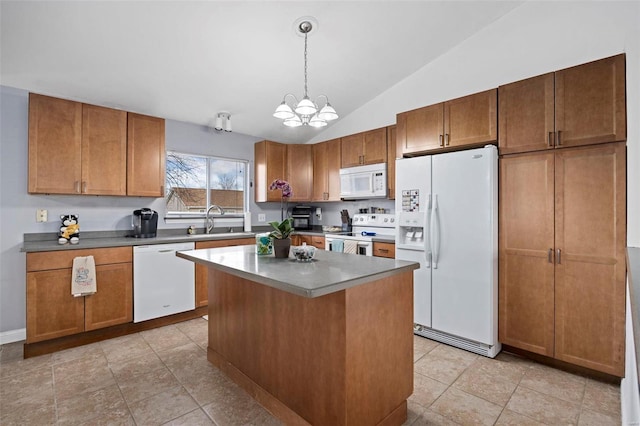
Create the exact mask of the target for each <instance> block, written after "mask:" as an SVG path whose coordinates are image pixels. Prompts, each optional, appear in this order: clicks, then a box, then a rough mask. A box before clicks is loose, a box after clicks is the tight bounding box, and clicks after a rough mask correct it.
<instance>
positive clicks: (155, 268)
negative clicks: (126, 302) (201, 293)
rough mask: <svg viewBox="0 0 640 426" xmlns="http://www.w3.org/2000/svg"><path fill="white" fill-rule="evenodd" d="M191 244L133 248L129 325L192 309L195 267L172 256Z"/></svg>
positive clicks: (191, 248) (193, 305) (188, 247)
mask: <svg viewBox="0 0 640 426" xmlns="http://www.w3.org/2000/svg"><path fill="white" fill-rule="evenodd" d="M194 248H195V244H194V243H175V244H151V245H146V246H134V247H133V322H140V321H146V320H150V319H152V318H159V317H164V316H167V315H171V314H177V313H178V312H184V311H190V310H193V309H195V308H196V294H195V292H196V290H195V264H194V263H193V262H191V261H189V260H186V259H182V258H179V257H177V256H176V251H185V250H193V249H194Z"/></svg>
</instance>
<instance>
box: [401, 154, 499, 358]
mask: <svg viewBox="0 0 640 426" xmlns="http://www.w3.org/2000/svg"><path fill="white" fill-rule="evenodd" d="M396 161H397V162H396V216H397V222H398V226H397V228H396V229H397V231H396V258H397V259H401V260H410V261H415V262H419V263H420V268H419V269H417V270H415V271H414V333H415V334H418V335H422V336H424V337H428V338H430V339H433V340H437V341H440V342H443V343H447V344H450V345H452V346H456V347H459V348H462V349H465V350H468V351H471V352H475V353H478V354H481V355H484V356H488V357H491V358H493V357H495V356H496V355H497V354H498V352H500V349H501V345H500V343H499V342H498V222H497V219H498V152H497V148H496V147H495V146H493V145H487V146H486V147H484V148H478V149H470V150H465V151H457V152H450V153H444V154H436V155H430V156H423V157H415V158H403V159H398V160H396Z"/></svg>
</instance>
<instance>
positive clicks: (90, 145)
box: [81, 104, 164, 195]
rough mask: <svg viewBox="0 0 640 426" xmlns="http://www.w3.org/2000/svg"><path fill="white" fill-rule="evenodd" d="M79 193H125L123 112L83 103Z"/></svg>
mask: <svg viewBox="0 0 640 426" xmlns="http://www.w3.org/2000/svg"><path fill="white" fill-rule="evenodd" d="M163 135H164V132H163ZM163 149H164V146H163ZM81 192H82V193H83V194H93V195H127V113H126V112H125V111H118V110H115V109H110V108H103V107H98V106H94V105H87V104H83V105H82V186H81Z"/></svg>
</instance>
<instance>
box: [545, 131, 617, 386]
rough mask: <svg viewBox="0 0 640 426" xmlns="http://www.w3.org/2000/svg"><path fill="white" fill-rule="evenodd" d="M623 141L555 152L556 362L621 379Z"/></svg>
mask: <svg viewBox="0 0 640 426" xmlns="http://www.w3.org/2000/svg"><path fill="white" fill-rule="evenodd" d="M625 164H626V160H625V145H624V142H622V143H616V144H606V145H600V146H597V147H585V148H575V149H567V150H557V151H556V272H555V274H556V277H555V283H556V285H555V292H556V293H555V294H556V303H555V304H556V321H555V336H556V337H555V347H556V350H555V356H556V358H558V359H560V360H563V361H567V362H570V363H572V364H577V365H582V366H584V367H588V368H591V369H594V370H598V371H603V372H605V373H609V374H612V375H615V376H618V377H622V376H623V375H624V353H625V351H624V346H625V286H626V281H625V280H626V260H625V249H626V195H625V194H626V185H625V178H626V168H625Z"/></svg>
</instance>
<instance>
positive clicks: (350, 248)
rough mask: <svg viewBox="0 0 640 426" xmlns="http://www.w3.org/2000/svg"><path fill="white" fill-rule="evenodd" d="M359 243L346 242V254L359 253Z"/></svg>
mask: <svg viewBox="0 0 640 426" xmlns="http://www.w3.org/2000/svg"><path fill="white" fill-rule="evenodd" d="M357 250H358V242H357V241H355V240H344V252H345V253H354V254H355V253H357Z"/></svg>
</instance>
